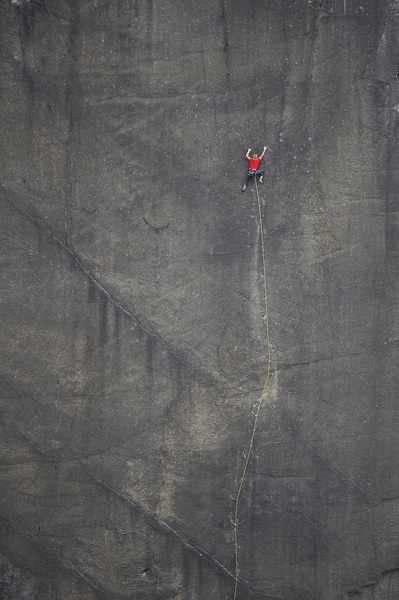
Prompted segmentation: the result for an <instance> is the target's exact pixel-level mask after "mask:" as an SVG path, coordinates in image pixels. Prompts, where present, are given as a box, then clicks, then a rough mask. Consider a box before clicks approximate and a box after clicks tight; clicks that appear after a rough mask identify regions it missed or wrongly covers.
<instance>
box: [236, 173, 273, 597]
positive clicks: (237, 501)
mask: <svg viewBox="0 0 399 600" xmlns="http://www.w3.org/2000/svg"><path fill="white" fill-rule="evenodd" d="M254 179H255V189H256V197H257V201H258V211H259V228H260V241H261V251H262V265H263V295H264V301H265V316H264V321H265V325H266V346H267V369H266V377H265V382H264V384H263V389H262V393H261V396H260V398H259V400H258V406H257V409H256V412H255V417H254V425H253V428H252V435H251V439H250V442H249V446H248V451H247V457H246V459H245V464H244V469H243V472H242V475H241V479H240V484H239V486H238V490H237V496H236V501H235V511H234V556H235V580H234V595H233V600H236V598H237V588H238V582H239V560H238V555H239V552H238V512H239V508H240V498H241V492H242V488H243V485H244V481H245V477H246V475H247V470H248V464H249V460H250V458H251V452H252V446H253V442H254V438H255V433H256V427H257V425H258V418H259V413H260V409H261V405H262V400H263V396H264V394H265V392H266V389H267V386H268V383H269V378H270V370H271V345H270V335H269V307H268V301H267V281H266V256H265V243H264V238H263V219H262V209H261V204H260V199H259V190H258V184H257V181H256V176H255V177H254Z"/></svg>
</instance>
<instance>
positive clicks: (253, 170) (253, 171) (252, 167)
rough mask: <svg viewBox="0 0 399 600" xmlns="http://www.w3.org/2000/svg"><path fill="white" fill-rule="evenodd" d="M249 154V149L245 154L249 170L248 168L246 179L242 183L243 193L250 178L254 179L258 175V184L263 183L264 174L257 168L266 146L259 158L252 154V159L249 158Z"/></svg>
mask: <svg viewBox="0 0 399 600" xmlns="http://www.w3.org/2000/svg"><path fill="white" fill-rule="evenodd" d="M250 152H251V148H248V152H247V153H246V155H245V158H247V159H248V160H249V168H248V175H247V178H246V180H245V183H244V187H243V188H242V191H243V192H245V190H246V189H247V185H248V183H249V180H250V179H251V177H256V176H257V175H258V176H259V183H263V176H264V174H265V172H264V170H263V169H261V170H258V166H259V163H260V161H261V160H262V158H263V157H264V155H265V152H266V146H264V147H263V152H262V154H261V155H260V156H258V155H257V154H254V155H253V157H252V158H251V157H250V156H249V153H250Z"/></svg>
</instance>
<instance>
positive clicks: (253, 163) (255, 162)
mask: <svg viewBox="0 0 399 600" xmlns="http://www.w3.org/2000/svg"><path fill="white" fill-rule="evenodd" d="M260 161H261V159H260V158H250V159H249V168H250V169H254V171H256V169H257V168H258V165H259V163H260Z"/></svg>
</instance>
